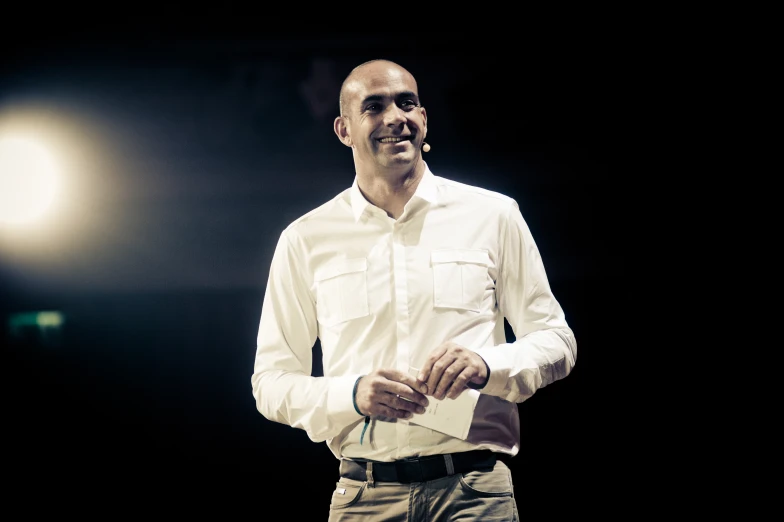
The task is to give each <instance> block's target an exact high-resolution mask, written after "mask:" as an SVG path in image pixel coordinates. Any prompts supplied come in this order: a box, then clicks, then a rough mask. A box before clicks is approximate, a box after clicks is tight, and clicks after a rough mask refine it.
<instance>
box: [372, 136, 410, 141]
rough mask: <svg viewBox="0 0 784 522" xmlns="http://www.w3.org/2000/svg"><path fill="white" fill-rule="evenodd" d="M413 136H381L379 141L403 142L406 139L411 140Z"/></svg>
mask: <svg viewBox="0 0 784 522" xmlns="http://www.w3.org/2000/svg"><path fill="white" fill-rule="evenodd" d="M412 137H413V136H397V137H389V138H380V139H379V140H378V141H379V142H380V143H402V142H404V141H411V138H412Z"/></svg>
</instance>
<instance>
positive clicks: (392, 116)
mask: <svg viewBox="0 0 784 522" xmlns="http://www.w3.org/2000/svg"><path fill="white" fill-rule="evenodd" d="M406 121H407V118H406V113H405V111H403V109H401V108H400V107H398V106H397V104H395V103H390V104H389V107H387V110H386V111H385V112H384V124H385V125H387V126H390V127H392V126H395V125H400V124H401V123H405V122H406Z"/></svg>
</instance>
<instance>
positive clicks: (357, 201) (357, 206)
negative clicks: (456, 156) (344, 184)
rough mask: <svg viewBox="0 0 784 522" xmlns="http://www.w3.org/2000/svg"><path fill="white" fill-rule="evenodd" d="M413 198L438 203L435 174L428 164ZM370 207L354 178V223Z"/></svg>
mask: <svg viewBox="0 0 784 522" xmlns="http://www.w3.org/2000/svg"><path fill="white" fill-rule="evenodd" d="M413 198H420V199H423V200H425V201H427V202H428V203H430V204H435V203H436V202H437V190H436V179H435V176H434V175H433V173H432V172H430V168H429V167H428V166H427V163H425V172H424V174H423V175H422V179H421V180H419V185H417V189H416V191H415V192H414V195H413V196H412V198H411V199H413ZM369 205H371V203H370V202H369V201H368V200H367V199H365V196H363V195H362V192H361V191H360V190H359V184H358V183H357V177H356V176H354V183H352V184H351V211H352V214H353V215H354V221H359V218H360V216H362V213H363V212H364V211H365V209H366V208H367V207H368V206H369Z"/></svg>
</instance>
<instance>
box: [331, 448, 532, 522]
mask: <svg viewBox="0 0 784 522" xmlns="http://www.w3.org/2000/svg"><path fill="white" fill-rule="evenodd" d="M457 520H461V521H479V520H481V521H486V522H493V521H504V522H509V521H515V522H516V521H517V520H518V513H517V505H516V503H515V499H514V487H513V484H512V474H511V472H510V471H509V467H508V466H507V465H506V464H504V463H503V462H501V461H500V460H499V461H497V462H496V464H495V467H494V468H493V470H492V471H471V472H469V473H462V474H456V475H450V476H447V477H443V478H440V479H437V480H431V481H428V482H414V483H412V484H400V483H397V482H375V483H373V485H372V486H371V485H369V483H368V482H367V481H364V482H363V481H358V480H352V479H348V478H342V477H341V478H340V480H339V481H338V482H337V485H336V487H335V490H334V491H333V492H332V500H331V501H330V506H329V522H351V521H358V522H359V521H361V522H376V521H379V522H419V521H422V522H442V521H443V522H446V521H457Z"/></svg>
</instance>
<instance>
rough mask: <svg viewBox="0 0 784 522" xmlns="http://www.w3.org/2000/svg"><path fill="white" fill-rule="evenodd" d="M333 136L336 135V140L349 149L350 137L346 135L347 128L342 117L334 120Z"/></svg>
mask: <svg viewBox="0 0 784 522" xmlns="http://www.w3.org/2000/svg"><path fill="white" fill-rule="evenodd" d="M334 127H335V134H337V135H338V139H339V140H340V141H342V142H343V145H345V146H346V147H351V145H352V142H351V136H349V135H348V126H347V125H346V119H345V118H343V116H338V117H337V118H335V125H334Z"/></svg>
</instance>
